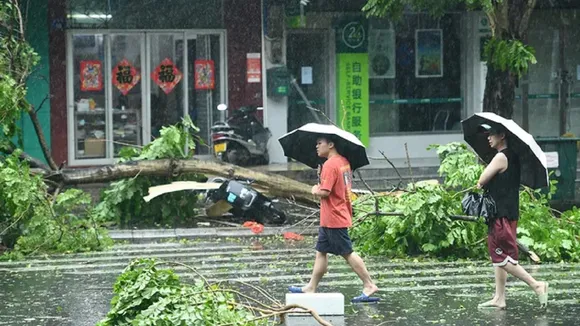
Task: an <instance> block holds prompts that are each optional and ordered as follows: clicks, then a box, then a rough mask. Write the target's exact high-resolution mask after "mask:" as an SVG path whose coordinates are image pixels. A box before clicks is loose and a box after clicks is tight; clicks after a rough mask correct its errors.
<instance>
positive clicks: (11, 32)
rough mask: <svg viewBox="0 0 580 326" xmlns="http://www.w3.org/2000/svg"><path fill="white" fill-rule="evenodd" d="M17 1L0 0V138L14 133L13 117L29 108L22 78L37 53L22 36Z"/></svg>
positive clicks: (22, 30) (28, 72) (14, 120)
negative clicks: (0, 0)
mask: <svg viewBox="0 0 580 326" xmlns="http://www.w3.org/2000/svg"><path fill="white" fill-rule="evenodd" d="M22 24H23V18H22V12H21V11H20V8H19V7H18V2H17V1H12V0H9V1H2V2H0V129H1V130H0V132H1V133H0V142H3V144H0V145H3V146H6V142H7V141H8V140H9V139H10V138H12V137H14V136H17V135H18V130H17V128H16V127H17V125H16V121H17V120H18V119H20V116H21V114H22V112H26V110H28V109H29V105H28V103H27V102H26V99H25V97H26V84H25V81H26V79H27V78H28V75H29V74H30V71H31V70H32V68H33V67H34V66H35V65H36V64H37V63H38V60H39V57H38V54H36V52H34V50H33V49H32V47H31V46H30V45H29V44H28V42H26V40H25V39H24V29H23V26H22Z"/></svg>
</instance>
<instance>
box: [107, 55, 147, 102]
mask: <svg viewBox="0 0 580 326" xmlns="http://www.w3.org/2000/svg"><path fill="white" fill-rule="evenodd" d="M140 80H141V74H140V73H139V71H138V70H137V69H135V67H133V65H132V64H131V63H130V62H129V61H128V60H127V59H123V60H121V61H120V62H119V63H118V64H117V65H115V68H113V85H115V87H117V89H119V91H120V92H121V94H123V95H127V94H128V93H129V92H130V91H131V89H132V88H133V87H135V85H137V83H139V81H140Z"/></svg>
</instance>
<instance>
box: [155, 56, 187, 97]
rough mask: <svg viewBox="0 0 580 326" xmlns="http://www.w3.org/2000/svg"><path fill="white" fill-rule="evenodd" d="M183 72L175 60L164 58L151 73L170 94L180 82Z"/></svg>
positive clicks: (157, 82)
mask: <svg viewBox="0 0 580 326" xmlns="http://www.w3.org/2000/svg"><path fill="white" fill-rule="evenodd" d="M182 77H183V74H182V73H181V71H179V69H177V67H176V66H175V64H173V61H171V59H169V58H165V59H163V61H161V63H160V64H159V65H158V66H157V67H156V68H155V70H153V72H152V73H151V78H152V79H153V81H154V82H155V84H157V86H159V87H160V88H161V89H162V90H163V92H165V94H169V93H171V92H172V91H173V89H174V88H175V86H177V84H179V82H180V81H181V78H182Z"/></svg>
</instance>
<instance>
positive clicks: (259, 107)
mask: <svg viewBox="0 0 580 326" xmlns="http://www.w3.org/2000/svg"><path fill="white" fill-rule="evenodd" d="M256 110H258V111H262V110H264V107H262V106H258V107H257V108H256Z"/></svg>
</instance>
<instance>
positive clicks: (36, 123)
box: [21, 101, 58, 171]
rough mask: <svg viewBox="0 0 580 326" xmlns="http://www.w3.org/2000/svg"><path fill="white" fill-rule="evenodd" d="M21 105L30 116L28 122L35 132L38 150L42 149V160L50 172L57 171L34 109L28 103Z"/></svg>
mask: <svg viewBox="0 0 580 326" xmlns="http://www.w3.org/2000/svg"><path fill="white" fill-rule="evenodd" d="M21 104H22V105H25V106H27V111H28V115H29V116H30V120H31V121H32V125H33V126H34V130H35V131H36V136H37V137H38V142H39V143H40V148H42V154H43V155H44V159H45V160H46V162H48V166H50V168H51V169H52V170H55V171H56V170H58V165H56V163H55V162H54V160H53V159H52V155H51V153H50V150H49V149H48V144H47V142H46V137H45V136H44V132H43V131H42V126H41V125H40V121H38V115H37V114H36V111H35V110H34V107H33V106H32V105H30V103H28V102H26V101H24V103H21Z"/></svg>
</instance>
